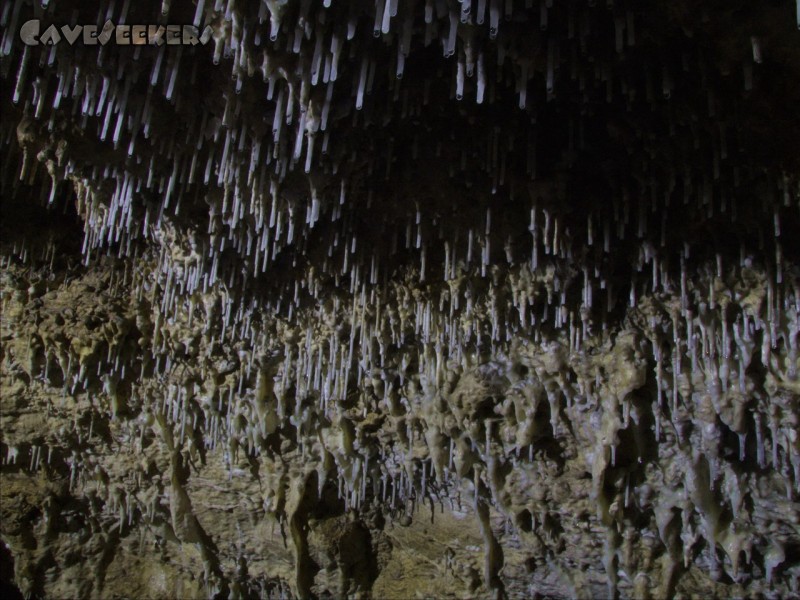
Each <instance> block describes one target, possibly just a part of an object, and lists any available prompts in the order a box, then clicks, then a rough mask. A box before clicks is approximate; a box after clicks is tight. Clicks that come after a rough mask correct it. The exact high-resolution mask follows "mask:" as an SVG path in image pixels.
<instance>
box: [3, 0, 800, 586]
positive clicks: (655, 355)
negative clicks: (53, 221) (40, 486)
mask: <svg viewBox="0 0 800 600" xmlns="http://www.w3.org/2000/svg"><path fill="white" fill-rule="evenodd" d="M156 4H157V5H159V6H156V7H145V6H142V5H140V4H136V5H134V3H131V2H129V1H128V0H125V1H124V2H122V1H117V0H108V1H102V2H98V3H96V4H95V5H94V8H96V9H97V12H96V13H92V14H89V11H88V9H86V8H83V9H80V10H78V11H77V12H78V13H79V16H80V18H85V19H88V21H87V22H94V21H98V22H100V23H102V22H103V21H105V20H107V19H112V20H115V22H118V23H121V22H128V23H133V22H143V23H147V22H153V21H154V20H158V21H159V22H162V23H167V22H176V21H177V22H194V23H195V24H198V25H199V24H201V23H203V24H211V25H212V26H213V27H214V31H215V33H214V44H213V47H212V48H203V47H200V46H198V47H180V48H178V47H170V46H166V45H164V46H157V47H149V46H148V47H136V48H133V47H129V48H124V47H115V46H113V45H109V46H105V47H102V48H89V47H85V48H81V47H79V46H75V47H72V46H69V45H67V44H66V43H61V44H59V45H56V46H40V47H33V46H31V47H28V46H23V45H21V44H19V43H17V41H16V40H14V39H13V36H14V32H16V31H17V29H18V24H19V23H20V22H22V21H23V20H25V19H27V18H31V17H33V16H41V18H43V19H44V20H48V19H49V20H51V21H53V22H58V21H59V19H62V20H69V15H71V13H72V7H70V8H69V10H67V7H66V6H65V5H66V3H64V2H61V1H58V2H56V1H51V2H42V3H39V2H38V0H36V2H34V3H33V4H32V5H31V4H30V3H28V2H25V1H23V0H16V1H14V2H8V3H6V4H4V5H3V8H2V9H1V10H2V12H0V21H1V22H2V25H3V30H4V37H3V40H2V46H0V50H1V52H0V54H2V57H0V71H1V72H2V78H3V82H4V83H7V84H9V85H7V86H5V87H7V88H8V89H7V92H6V94H5V96H7V97H4V98H3V103H4V117H3V120H2V127H0V136H1V137H2V144H3V154H4V156H3V158H2V160H3V166H2V169H3V170H2V195H3V202H4V203H7V205H9V204H8V202H9V201H8V200H6V198H14V199H15V201H20V202H25V203H41V204H42V205H43V206H45V207H49V209H50V210H53V209H59V210H60V209H61V208H63V207H64V206H65V205H66V206H71V205H72V204H74V206H75V207H76V208H77V213H78V216H79V217H80V220H81V221H82V224H83V227H84V231H83V234H84V235H83V245H82V248H81V252H80V257H81V259H82V262H83V263H84V265H86V266H87V268H88V271H84V270H82V268H81V267H79V266H77V265H71V266H67V265H66V263H65V262H64V259H63V257H62V256H61V255H60V253H61V252H62V250H61V247H60V246H59V244H58V243H56V242H55V241H47V240H46V238H45V236H43V235H39V234H37V232H36V231H28V230H25V231H20V232H18V233H15V235H14V236H13V239H12V240H9V241H8V242H6V243H5V245H4V247H3V253H2V257H1V258H0V260H2V265H3V277H4V283H3V290H2V302H3V327H4V329H3V335H4V339H3V346H4V349H3V371H4V379H3V386H4V390H3V392H4V393H3V395H5V396H7V397H9V398H12V399H16V398H19V399H29V398H30V397H31V395H35V394H37V393H38V394H44V395H47V394H50V395H51V397H50V396H48V398H49V399H48V400H47V402H46V405H47V411H48V415H49V414H50V413H51V412H52V414H54V415H56V417H57V418H58V419H60V422H62V424H63V427H62V428H60V429H58V430H54V431H48V432H45V431H39V432H32V431H31V430H30V428H26V427H24V426H19V427H13V428H11V429H10V430H9V431H5V425H6V424H5V423H4V432H3V437H2V448H1V449H0V450H2V453H3V456H2V459H3V470H4V472H17V471H18V470H19V469H23V468H24V469H26V470H28V471H30V472H32V473H36V472H38V471H40V470H44V472H45V473H46V474H48V475H53V476H54V477H55V476H56V475H57V474H61V475H64V476H65V477H66V481H65V482H63V485H62V487H61V488H60V491H59V492H58V494H57V495H58V496H59V497H62V496H69V497H79V498H90V500H88V501H87V502H88V504H89V505H90V507H91V512H92V514H93V515H94V516H93V517H92V518H93V519H94V521H93V525H92V526H91V529H92V531H93V532H98V534H101V535H103V536H106V538H114V539H116V538H118V537H120V536H125V535H129V533H130V532H131V531H133V530H139V531H141V532H144V531H145V530H146V531H147V532H148V533H147V535H148V536H154V537H155V538H157V539H159V540H162V541H170V542H172V541H179V542H182V543H185V544H195V545H196V546H197V548H198V549H199V552H200V558H201V561H202V563H203V565H204V574H203V582H204V584H205V592H206V593H208V594H209V595H213V594H215V593H217V592H223V593H225V594H230V595H231V596H237V595H239V594H244V595H247V593H254V591H253V589H252V588H247V583H246V582H247V581H248V575H247V567H246V565H247V563H248V562H250V561H251V559H252V556H251V555H249V554H248V550H247V548H245V547H239V548H238V549H237V551H236V556H237V558H236V561H237V562H236V565H235V567H231V566H230V565H228V564H227V563H226V562H225V561H224V560H222V558H221V555H222V554H225V553H226V552H227V550H226V549H224V548H222V547H221V546H220V545H219V544H220V542H219V540H215V539H212V538H213V536H212V535H211V534H210V533H209V532H208V531H207V529H208V527H209V525H208V523H206V524H205V526H204V525H203V524H201V522H200V520H199V519H198V517H197V516H196V514H195V512H196V511H194V510H193V501H192V499H191V498H190V492H189V486H190V485H191V481H192V475H191V473H192V472H194V473H199V472H202V468H203V466H204V465H205V464H206V462H207V461H208V462H213V461H220V464H221V465H222V467H224V468H222V470H221V471H220V472H224V473H226V476H227V479H229V480H230V481H235V480H236V479H237V478H239V477H248V476H250V475H248V471H249V470H252V472H253V477H254V478H256V479H258V482H259V486H258V488H257V489H258V496H257V497H255V498H251V501H252V504H253V506H252V507H251V508H252V512H253V513H258V514H265V515H268V516H270V517H271V518H274V519H275V520H276V522H277V523H278V524H279V526H280V528H281V530H282V532H283V533H284V538H285V539H288V540H290V542H291V545H292V547H293V548H294V569H295V574H294V576H293V577H292V578H291V580H290V581H288V582H287V587H286V588H285V589H284V588H283V587H282V585H283V584H280V585H281V587H280V589H279V592H278V593H280V594H282V593H284V592H285V593H290V594H292V595H296V596H299V597H307V596H309V595H312V594H317V593H320V592H321V591H323V590H321V589H320V588H319V585H318V583H315V580H314V577H313V575H310V572H311V570H310V568H309V564H310V562H312V561H311V558H310V556H309V543H308V537H309V524H308V519H309V516H308V515H309V512H310V509H309V505H310V504H312V505H313V504H314V503H317V504H321V503H322V504H324V503H328V504H330V503H333V504H334V505H335V506H336V507H337V509H336V510H339V511H341V512H347V513H351V514H355V515H362V514H366V513H367V512H369V511H375V510H377V511H378V512H383V513H385V514H386V515H388V516H389V517H390V519H391V520H397V519H399V520H403V519H408V518H409V517H412V516H413V515H414V513H415V510H417V509H418V507H419V506H420V505H428V504H429V505H430V506H431V507H436V510H439V509H440V508H441V509H442V510H445V509H448V508H449V509H450V510H458V511H460V510H462V508H464V509H465V510H471V511H474V513H475V514H476V515H477V518H478V519H479V521H480V525H481V531H482V535H483V538H484V548H485V552H486V558H485V561H484V565H483V567H482V571H483V572H482V574H481V578H480V580H481V583H480V585H481V586H483V587H480V588H477V589H478V591H477V592H476V588H474V587H473V589H471V590H470V591H471V592H475V593H489V592H490V591H494V592H501V591H502V590H503V589H504V588H506V590H507V591H508V590H509V589H516V588H514V586H513V585H512V584H511V583H510V582H509V579H508V577H504V574H503V570H502V569H503V564H504V558H503V557H504V548H503V544H502V543H500V541H499V540H501V541H502V540H508V539H514V540H516V541H515V542H514V543H515V544H522V548H523V549H524V551H526V552H528V553H529V554H530V556H531V557H532V560H533V561H534V563H535V565H536V567H535V568H532V571H533V574H531V575H530V577H531V582H533V583H531V584H530V586H529V587H527V588H525V590H524V592H525V593H533V592H536V591H537V588H536V585H537V584H536V582H537V581H538V580H537V579H536V577H541V576H542V573H544V572H563V573H567V574H568V575H566V576H565V577H566V580H567V581H568V582H569V583H568V584H565V587H564V589H565V590H567V591H566V592H565V593H566V594H568V595H569V594H576V593H579V594H583V593H589V594H591V593H598V589H597V588H596V587H592V585H593V584H590V583H588V582H584V583H583V584H582V583H581V581H580V578H579V577H578V575H577V574H576V573H577V572H578V571H579V570H580V569H579V568H578V567H577V566H576V564H577V563H576V562H575V560H576V559H575V558H574V557H572V556H571V555H570V551H569V550H566V555H567V556H570V558H569V559H565V558H563V557H564V556H565V554H564V553H565V543H567V542H565V540H566V541H568V542H569V543H573V542H576V541H580V538H578V537H570V536H574V535H577V534H576V533H575V532H581V531H584V532H585V533H584V536H585V539H588V540H593V541H592V542H591V543H590V544H589V546H590V547H589V548H587V556H589V557H591V559H593V560H595V562H597V561H599V563H600V564H594V565H593V567H594V568H595V569H601V570H602V572H603V573H604V577H605V581H606V586H607V587H602V588H600V592H599V593H603V594H608V595H615V594H618V593H623V594H624V595H629V596H634V597H646V596H648V595H651V596H654V597H664V596H669V595H672V594H673V593H675V591H676V590H679V591H683V592H689V591H691V590H692V585H693V584H696V585H699V586H712V587H713V586H714V585H719V586H721V587H720V588H719V589H720V590H722V592H721V593H726V594H727V593H733V592H731V590H739V591H741V592H742V593H753V594H757V593H761V594H764V595H768V596H769V595H780V594H784V593H790V592H791V593H798V591H799V590H798V587H797V585H798V584H797V579H798V571H797V566H796V565H795V564H793V562H794V561H796V558H797V552H798V520H797V518H796V517H795V516H793V515H796V512H795V511H796V510H797V507H798V505H797V496H798V492H800V440H799V439H798V435H797V430H798V409H799V408H800V407H798V402H799V400H798V398H799V397H800V379H798V368H799V367H800V357H799V356H798V343H800V341H799V340H798V328H799V327H800V317H799V316H798V314H799V313H800V283H799V280H798V269H797V262H796V259H797V243H796V240H793V239H792V235H793V231H796V230H797V226H798V223H800V219H798V207H799V206H800V190H799V188H798V178H797V177H796V175H794V174H793V173H794V171H792V168H794V167H796V165H793V164H789V163H787V164H785V165H784V164H780V163H778V162H777V161H775V160H773V158H774V157H773V156H771V154H770V152H767V151H762V150H759V151H755V150H754V148H755V147H756V146H755V145H754V144H755V142H757V141H761V138H759V137H758V135H759V134H754V133H753V130H751V128H750V126H751V125H752V124H754V123H755V124H759V123H761V121H760V120H758V119H759V117H758V115H757V114H756V112H757V111H755V109H760V108H762V104H761V103H763V102H764V101H765V100H764V98H765V96H763V93H761V94H762V95H759V94H760V92H759V90H758V85H759V81H760V77H761V69H767V71H766V75H764V78H765V81H767V82H768V83H770V82H771V81H772V79H771V75H770V73H771V71H769V69H770V68H772V69H773V70H775V69H777V68H778V66H780V65H781V64H782V63H780V61H786V60H790V59H796V58H798V53H797V52H795V53H794V54H792V52H791V50H786V47H787V41H786V40H787V38H786V33H785V32H783V31H782V30H781V31H776V29H775V27H774V26H773V22H772V21H770V19H774V18H778V17H780V18H785V17H786V16H787V15H789V14H790V12H791V11H789V10H788V5H789V3H786V2H784V3H782V4H781V3H776V6H774V7H770V8H769V9H768V10H767V9H766V8H765V11H764V15H762V16H761V17H759V18H758V19H754V20H753V22H752V27H753V31H746V32H745V31H744V30H743V29H742V27H743V25H742V24H741V23H739V24H738V25H737V27H734V28H732V29H731V31H730V32H728V33H726V36H727V37H723V39H722V41H721V42H720V43H719V44H718V45H714V43H712V42H709V43H702V42H701V41H698V38H699V37H700V35H699V34H698V35H696V36H695V35H694V32H693V31H690V30H688V23H690V22H691V18H690V17H692V16H697V17H700V16H701V15H700V12H701V10H702V9H694V12H692V11H691V10H689V9H688V8H686V7H682V8H685V11H686V16H684V15H682V14H680V12H681V11H680V10H679V9H678V8H676V9H675V14H672V13H670V12H665V11H664V9H660V8H658V7H648V10H650V11H651V12H647V11H646V10H644V9H642V8H638V7H637V5H636V4H635V3H632V2H619V1H616V2H613V1H611V0H609V1H608V2H593V1H591V0H589V1H587V2H583V1H575V2H560V1H558V0H538V1H535V2H534V1H531V0H527V1H523V0H516V1H512V0H505V1H502V2H501V1H500V0H476V1H472V2H470V1H469V0H461V1H460V2H455V1H453V0H435V1H434V0H426V1H424V2H423V1H418V2H415V1H406V0H403V1H400V0H386V1H385V2H384V1H383V0H377V1H376V2H340V1H339V0H333V1H331V0H325V1H323V2H316V1H311V0H300V1H297V2H286V1H278V0H275V1H272V0H267V1H265V2H263V3H251V4H246V3H244V2H237V1H234V0H229V1H228V2H224V1H223V0H217V1H216V2H215V1H214V0H197V2H196V3H180V4H181V6H178V4H179V3H177V2H176V3H170V2H164V3H156ZM681 6H682V5H681ZM151 9H152V12H151ZM84 13H86V14H84ZM660 16H662V17H664V19H667V18H669V19H672V20H671V21H670V20H667V23H668V24H669V27H665V28H664V31H665V32H661V31H658V30H656V28H654V23H657V22H658V19H659V17H660ZM720 18H721V19H722V20H723V22H724V23H732V24H735V23H736V21H735V19H733V18H732V17H731V16H730V15H728V14H724V15H723V16H722V17H720ZM702 23H707V21H704V20H702V19H699V20H698V23H697V26H698V28H699V29H701V30H702V28H703V27H704V25H702ZM678 26H683V31H681V30H680V29H679V28H678ZM670 27H672V28H673V29H675V30H676V31H678V33H677V34H676V33H674V32H673V31H672V29H670ZM745 34H746V35H745ZM789 34H790V35H794V36H795V37H789V38H788V39H789V40H790V41H797V40H798V37H797V34H796V32H795V31H793V27H792V28H790V32H789ZM739 42H741V43H740V44H739ZM736 44H739V45H736ZM729 46H730V47H733V48H734V49H733V50H730V48H729ZM770 49H773V50H774V52H775V53H776V55H777V56H778V59H780V60H778V59H776V61H775V62H774V63H771V62H770V61H771V60H772V59H771V58H770V54H769V52H770ZM776 65H778V66H776ZM229 69H230V71H229ZM198 90H202V94H200V93H198ZM790 96H791V92H790ZM786 118H788V119H789V121H788V123H789V124H796V123H797V120H796V117H792V116H791V115H790V116H789V117H786V116H785V115H784V113H781V112H779V111H778V112H776V116H775V119H776V122H778V123H781V119H786ZM793 118H794V119H795V120H794V121H792V120H791V119H793ZM754 129H755V130H756V131H758V129H757V128H754ZM782 135H783V134H781V133H780V132H778V133H775V134H774V139H773V142H774V144H775V147H776V149H777V150H776V151H779V150H780V148H781V143H782V141H783V140H784V138H783V137H782ZM754 140H755V141H754ZM93 269H95V270H96V272H97V275H93V274H92V273H93ZM20 382H24V385H21V384H20ZM26 390H27V391H26ZM36 390H39V391H36ZM45 390H49V391H47V392H46V391H45ZM59 398H60V399H59ZM14 401H17V400H12V401H8V402H10V403H7V404H5V405H4V411H5V412H6V413H7V412H8V411H9V410H11V409H10V408H9V407H12V405H13V402H14ZM20 401H21V400H20ZM17 402H19V401H17ZM17 408H18V407H17ZM12 412H13V410H12ZM31 435H32V436H33V437H31ZM115 461H116V462H118V463H121V464H125V465H127V466H129V470H125V469H119V468H111V467H110V466H109V465H110V464H112V463H114V462H115ZM218 484H219V485H223V486H224V485H226V482H225V480H223V481H219V482H218ZM326 486H329V487H330V490H328V492H330V493H328V492H326ZM54 504H55V502H53V503H52V504H48V505H47V506H43V507H42V508H41V511H42V514H43V519H44V521H45V523H48V522H50V521H48V519H50V518H51V517H50V516H49V515H50V512H48V511H56V512H57V509H56V508H55V507H53V505H54ZM465 507H471V508H469V509H467V508H465ZM492 515H500V516H501V517H502V520H503V521H504V522H505V528H504V529H505V533H503V532H498V531H497V529H496V527H494V525H493V521H492ZM58 518H59V517H58V516H57V515H55V513H54V516H52V522H53V523H55V522H56V521H58ZM47 527H50V526H47V525H46V526H45V529H46V531H50V532H51V533H49V534H48V535H51V537H52V536H53V535H55V534H54V533H52V531H51V530H50V529H47ZM564 530H567V531H566V533H564ZM559 531H561V532H562V533H559ZM141 535H145V534H144V533H142V534H141ZM104 539H105V538H104ZM598 545H599V546H600V547H597V546H598ZM31 552H32V550H31V549H30V548H25V547H22V548H17V547H14V548H12V553H13V554H14V555H15V557H23V558H22V559H20V560H29V561H31V560H32V559H30V557H29V558H28V559H24V557H25V556H28V555H31ZM26 553H28V554H26ZM787 557H788V559H787ZM56 560H58V558H57V559H56ZM569 561H572V562H569ZM578 562H579V561H578ZM25 564H29V563H25ZM532 564H533V563H532ZM243 565H244V566H243ZM701 572H704V574H699V573H701ZM99 573H103V569H100V570H99ZM537 573H538V575H537ZM570 573H571V574H570ZM35 579H36V573H35V572H22V573H19V572H18V574H17V581H18V582H19V583H20V585H22V586H23V587H25V589H26V591H28V592H31V593H42V592H43V591H44V590H45V589H46V586H45V587H41V584H40V583H36V582H35V581H34V580H35ZM96 579H97V580H96V581H94V582H93V583H92V582H89V583H84V584H83V585H84V586H89V587H84V588H82V589H83V592H85V593H89V592H91V590H92V589H94V593H97V592H98V590H101V589H102V585H103V583H102V575H98V576H97V578H96ZM351 579H352V578H351ZM683 579H690V582H689V583H682V580H683ZM343 581H344V582H345V583H342V584H341V587H340V588H339V589H338V590H332V591H333V593H356V592H358V593H367V592H368V589H363V588H360V587H358V586H356V585H355V584H353V583H352V581H349V582H348V577H346V576H344V575H343ZM698 581H699V582H700V583H697V582H698ZM714 582H716V583H714ZM517 583H518V582H517ZM270 585H272V584H270ZM276 585H277V584H276ZM37 586H40V587H37ZM91 586H94V588H92V587H91ZM315 586H316V587H315ZM732 586H738V587H732ZM704 589H711V587H706V588H704ZM270 590H272V591H274V588H270ZM329 591H331V590H329ZM261 593H266V591H265V588H263V587H262V589H261ZM736 593H739V592H738V591H737V592H736Z"/></svg>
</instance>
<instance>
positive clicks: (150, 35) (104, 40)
mask: <svg viewBox="0 0 800 600" xmlns="http://www.w3.org/2000/svg"><path fill="white" fill-rule="evenodd" d="M213 34H214V30H213V29H212V28H211V26H206V27H205V29H203V32H202V33H200V30H199V29H198V28H197V27H195V26H193V25H116V24H115V23H113V22H112V21H106V23H105V25H103V27H102V29H99V30H98V27H97V25H73V26H70V25H62V26H61V27H57V26H56V25H50V26H48V27H46V28H45V29H44V30H42V22H41V21H40V20H39V19H33V20H31V21H27V22H26V23H24V24H23V25H22V28H21V29H20V31H19V37H20V39H22V42H23V43H24V44H26V45H28V46H40V45H41V46H55V45H56V44H59V43H61V42H62V40H63V41H64V42H66V43H67V44H69V45H70V46H72V45H73V44H75V43H76V42H78V41H79V40H80V42H81V43H82V44H84V45H86V46H98V45H99V46H105V45H106V44H108V43H115V44H117V45H118V46H148V45H149V46H162V45H164V44H167V45H168V46H196V45H198V44H200V45H205V44H207V43H208V42H209V41H210V40H211V39H212V37H213Z"/></svg>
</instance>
